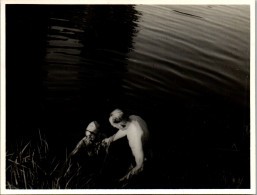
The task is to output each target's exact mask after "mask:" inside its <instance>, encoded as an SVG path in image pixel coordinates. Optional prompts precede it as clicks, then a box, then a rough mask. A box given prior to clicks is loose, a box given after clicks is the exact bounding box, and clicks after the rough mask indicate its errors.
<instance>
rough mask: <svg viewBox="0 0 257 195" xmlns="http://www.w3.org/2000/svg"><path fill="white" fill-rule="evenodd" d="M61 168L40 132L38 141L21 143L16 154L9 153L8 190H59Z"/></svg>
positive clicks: (7, 155) (7, 168) (7, 159)
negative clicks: (51, 154) (58, 172)
mask: <svg viewBox="0 0 257 195" xmlns="http://www.w3.org/2000/svg"><path fill="white" fill-rule="evenodd" d="M59 166H60V163H58V162H57V161H56V160H55V158H51V156H50V155H49V147H48V143H47V141H46V139H45V138H44V137H42V135H41V133H40V131H39V134H38V139H37V140H34V141H33V142H32V141H29V142H28V143H26V144H24V143H23V142H21V143H19V144H17V149H16V151H15V152H11V153H10V152H7V154H6V188H8V189H58V188H60V184H59V179H58V177H56V173H57V170H58V168H59Z"/></svg>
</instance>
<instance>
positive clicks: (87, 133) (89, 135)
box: [86, 130, 96, 142]
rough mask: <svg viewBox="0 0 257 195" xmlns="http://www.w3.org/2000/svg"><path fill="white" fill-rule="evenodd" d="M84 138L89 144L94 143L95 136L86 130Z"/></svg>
mask: <svg viewBox="0 0 257 195" xmlns="http://www.w3.org/2000/svg"><path fill="white" fill-rule="evenodd" d="M86 136H87V138H88V139H89V140H90V141H91V142H93V141H95V139H96V134H95V133H94V132H92V131H89V130H86Z"/></svg>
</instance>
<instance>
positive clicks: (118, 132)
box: [103, 130, 127, 145]
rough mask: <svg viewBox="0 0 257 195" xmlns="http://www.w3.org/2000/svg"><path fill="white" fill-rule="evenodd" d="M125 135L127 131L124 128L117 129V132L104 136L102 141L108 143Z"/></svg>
mask: <svg viewBox="0 0 257 195" xmlns="http://www.w3.org/2000/svg"><path fill="white" fill-rule="evenodd" d="M126 135H127V131H126V130H118V131H117V133H115V134H114V135H112V136H111V137H109V138H105V139H104V140H103V142H105V143H107V144H108V145H109V144H110V143H111V142H114V141H116V140H118V139H120V138H122V137H125V136H126Z"/></svg>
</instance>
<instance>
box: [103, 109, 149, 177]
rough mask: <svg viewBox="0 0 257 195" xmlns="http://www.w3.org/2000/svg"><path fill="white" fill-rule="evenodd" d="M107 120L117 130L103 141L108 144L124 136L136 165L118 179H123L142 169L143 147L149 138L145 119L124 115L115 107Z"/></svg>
mask: <svg viewBox="0 0 257 195" xmlns="http://www.w3.org/2000/svg"><path fill="white" fill-rule="evenodd" d="M109 121H110V123H111V125H112V126H113V127H115V128H117V129H119V130H118V131H117V133H115V134H114V135H113V136H111V137H109V138H106V139H104V140H103V142H104V143H107V145H109V144H110V143H111V142H113V141H116V140H118V139H120V138H122V137H125V136H126V137H127V139H128V144H129V146H130V148H131V151H132V154H133V156H134V158H135V163H136V166H135V167H133V168H132V169H131V170H130V171H129V172H128V173H127V174H126V175H125V176H124V177H123V178H121V179H120V181H123V180H125V179H129V178H131V177H132V176H133V175H136V174H138V173H139V172H141V171H142V170H143V168H144V161H145V160H146V159H145V151H144V149H145V145H146V143H147V141H148V139H149V132H148V128H147V125H146V123H145V121H144V120H143V119H142V118H141V117H139V116H136V115H131V116H129V117H125V116H124V113H123V112H122V111H121V110H120V109H116V110H114V111H113V112H112V113H111V114H110V118H109Z"/></svg>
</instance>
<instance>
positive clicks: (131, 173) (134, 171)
mask: <svg viewBox="0 0 257 195" xmlns="http://www.w3.org/2000/svg"><path fill="white" fill-rule="evenodd" d="M143 170H144V167H143V166H141V167H134V168H133V169H131V170H130V171H129V172H128V173H127V174H126V175H125V176H124V177H122V178H121V179H120V180H119V181H120V182H122V181H125V180H128V179H131V178H132V177H133V176H134V175H138V174H139V173H140V172H142V171H143Z"/></svg>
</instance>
